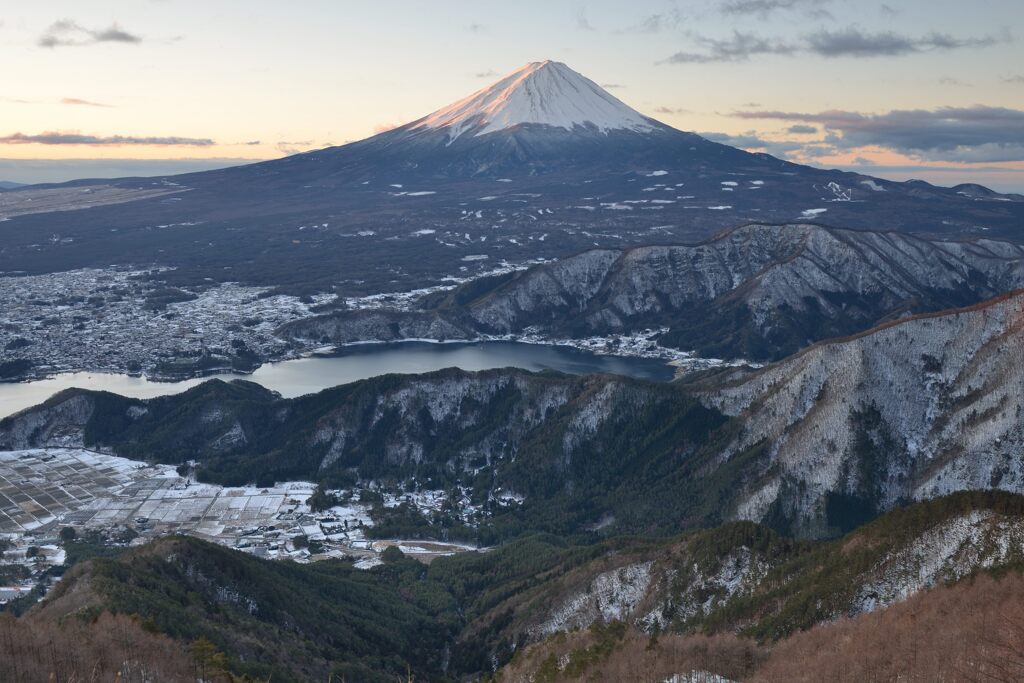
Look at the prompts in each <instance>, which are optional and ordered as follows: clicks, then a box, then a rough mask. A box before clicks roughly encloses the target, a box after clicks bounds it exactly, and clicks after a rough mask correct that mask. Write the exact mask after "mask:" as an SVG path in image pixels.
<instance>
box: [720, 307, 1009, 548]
mask: <svg viewBox="0 0 1024 683" xmlns="http://www.w3.org/2000/svg"><path fill="white" fill-rule="evenodd" d="M712 381H714V382H716V383H717V386H715V387H713V388H710V389H708V390H707V393H706V394H705V399H704V400H705V401H706V402H707V403H708V404H709V405H712V406H714V407H716V408H718V409H719V410H721V411H723V412H724V413H726V414H728V415H733V416H738V417H740V419H741V420H742V423H743V429H742V430H740V431H739V432H738V433H737V434H736V436H735V437H734V438H733V439H732V440H731V443H730V444H729V445H728V446H726V447H725V448H724V449H723V451H722V452H721V454H720V456H719V462H721V463H725V462H728V461H729V460H731V459H733V458H736V457H746V458H750V457H751V456H750V454H751V453H757V452H760V453H761V455H760V457H759V459H758V460H757V466H756V469H758V471H759V472H760V476H753V475H751V476H750V477H749V478H748V480H747V481H748V482H749V483H748V484H747V486H746V487H745V488H746V490H745V491H744V492H743V495H741V496H740V501H741V502H740V504H739V506H738V508H737V509H736V511H735V516H736V517H739V518H743V519H751V520H763V519H765V518H766V517H767V516H769V515H770V516H773V517H775V518H780V517H781V518H785V519H787V520H789V521H790V523H791V524H792V525H793V530H794V531H796V532H797V533H800V534H802V535H809V536H815V535H820V534H826V533H828V530H829V528H830V527H832V526H835V525H836V524H839V523H840V522H838V521H837V517H839V516H841V513H842V510H841V509H840V507H842V506H847V509H846V512H849V511H850V509H849V506H850V505H852V506H854V508H856V509H859V512H858V513H857V514H861V515H864V514H871V513H874V512H877V511H883V510H888V509H891V508H893V507H895V506H897V505H898V504H899V503H900V502H901V501H905V500H915V499H916V500H922V499H927V498H932V497H935V496H940V495H943V494H946V493H949V492H953V491H959V490H967V489H987V488H997V489H1003V490H1007V491H1012V492H1016V493H1021V492H1024V462H1022V460H1021V453H1022V452H1024V417H1022V414H1021V411H1022V404H1024V294H1022V293H1019V292H1018V293H1016V294H1012V295H1007V296H1004V297H1000V298H997V299H995V300H992V301H990V302H986V303H985V304H982V305H979V306H975V307H972V308H967V309H960V310H958V311H953V312H949V313H945V314H938V315H930V316H922V317H919V318H914V319H909V320H905V321H902V322H899V323H897V324H890V325H888V326H883V327H881V328H877V329H875V330H873V331H870V332H867V333H865V334H862V335H860V336H857V337H855V338H852V339H846V340H837V341H833V342H827V343H822V344H819V345H817V346H813V347H811V348H809V349H807V350H806V351H805V352H803V353H800V354H798V355H796V356H793V357H792V358H789V359H787V360H784V361H781V362H779V363H776V364H775V365H772V366H769V367H768V368H765V369H764V370H761V371H759V372H755V373H753V374H750V375H747V376H742V377H737V378H734V379H733V380H732V381H727V380H725V379H723V378H721V377H719V378H717V379H713V380H712ZM837 506H838V507H837Z"/></svg>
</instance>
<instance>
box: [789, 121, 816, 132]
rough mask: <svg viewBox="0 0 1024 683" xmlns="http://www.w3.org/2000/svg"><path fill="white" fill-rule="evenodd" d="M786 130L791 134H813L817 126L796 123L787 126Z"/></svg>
mask: <svg viewBox="0 0 1024 683" xmlns="http://www.w3.org/2000/svg"><path fill="white" fill-rule="evenodd" d="M786 132H787V133H791V134H793V135H813V134H815V133H817V132H818V127H817V126H808V125H807V124H806V123H798V124H796V125H793V126H790V127H789V128H787V129H786Z"/></svg>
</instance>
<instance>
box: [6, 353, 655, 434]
mask: <svg viewBox="0 0 1024 683" xmlns="http://www.w3.org/2000/svg"><path fill="white" fill-rule="evenodd" d="M450 367H457V368H462V369H463V370H488V369H491V368H504V367H516V368H523V369H525V370H558V371H560V372H565V373H570V374H574V375H582V374H587V373H595V372H603V373H613V374H618V375H627V376H630V377H637V378H640V379H648V380H655V381H668V380H670V379H672V376H673V368H672V367H670V366H669V365H667V364H665V362H663V361H660V360H654V359H649V358H627V357H622V356H600V355H597V354H593V353H590V352H587V351H580V350H578V349H574V348H570V347H566V346H547V345H542V344H522V343H517V342H477V343H451V344H432V343H428V342H401V343H397V344H363V345H358V346H351V347H347V348H345V349H343V350H341V351H340V352H339V353H336V354H332V355H330V356H313V357H309V358H300V359H296V360H288V361H281V362H279V363H267V364H265V365H263V366H261V367H260V368H259V369H258V370H256V372H254V373H252V374H251V375H240V374H220V375H211V376H209V377H201V378H195V379H189V380H184V381H181V382H153V381H150V380H148V379H146V378H145V377H131V376H129V375H118V374H107V373H102V372H68V373H62V374H60V375H55V376H54V377H50V378H47V379H41V380H36V381H33V382H15V383H0V417H5V416H7V415H11V414H12V413H16V412H18V411H19V410H22V409H24V408H28V407H29V406H34V405H37V404H39V403H42V402H43V401H45V400H46V399H48V398H49V397H50V396H52V395H53V394H55V393H57V392H58V391H61V390H62V389H67V388H70V387H80V388H83V389H96V390H103V391H111V392H113V393H115V394H121V395H122V396H131V397H134V398H152V397H154V396H163V395H166V394H176V393H178V392H181V391H185V390H186V389H188V388H190V387H194V386H196V385H197V384H200V383H201V382H204V381H206V380H208V379H212V378H214V377H216V378H219V379H223V380H232V379H245V380H249V381H251V382H258V383H259V384H262V385H263V386H265V387H267V388H268V389H272V390H274V391H277V392H280V394H281V395H282V396H284V397H285V398H293V397H295V396H301V395H303V394H310V393H313V392H316V391H320V390H321V389H326V388H327V387H333V386H337V385H339V384H346V383H348V382H355V381H357V380H361V379H367V378H369V377H376V376H378V375H383V374H387V373H389V372H397V373H403V374H412V373H420V372H431V371H433V370H440V369H442V368H450Z"/></svg>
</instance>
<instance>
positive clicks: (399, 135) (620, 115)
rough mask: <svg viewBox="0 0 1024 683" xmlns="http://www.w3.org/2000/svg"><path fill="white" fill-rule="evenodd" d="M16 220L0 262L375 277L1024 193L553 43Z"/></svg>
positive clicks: (7, 213) (357, 289) (51, 189)
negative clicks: (294, 139)
mask: <svg viewBox="0 0 1024 683" xmlns="http://www.w3.org/2000/svg"><path fill="white" fill-rule="evenodd" d="M82 209H88V210H82ZM0 221H3V223H2V224H0V237H2V240H3V245H4V246H3V248H2V249H0V273H4V272H7V273H10V272H28V273H39V272H52V271H56V270H69V269H73V268H81V267H102V266H106V265H110V264H155V265H157V266H163V267H170V268H173V271H169V272H167V273H166V274H165V276H163V277H164V278H165V279H166V280H167V281H169V282H176V283H178V284H186V283H195V282H202V281H208V280H209V279H211V278H212V279H214V280H221V281H225V280H230V281H237V282H242V283H246V284H256V285H275V286H278V287H280V288H282V289H284V290H287V291H293V292H315V291H332V290H335V291H343V292H345V293H350V294H359V293H375V292H381V291H395V290H401V289H410V288H415V287H423V286H427V285H430V284H435V283H438V282H440V281H442V280H443V279H444V278H450V277H453V276H457V277H467V276H471V275H473V274H474V273H477V272H483V271H488V270H492V269H494V267H495V266H496V265H497V264H501V263H506V262H507V263H524V262H527V261H530V260H536V259H550V258H560V257H564V256H567V255H571V254H574V253H578V252H580V251H583V250H585V249H589V248H593V247H595V246H598V247H613V248H623V247H629V246H635V245H645V244H666V243H680V242H694V241H697V240H701V239H705V238H707V237H709V236H711V235H712V234H715V233H716V232H718V231H720V230H722V229H724V228H731V227H735V226H736V225H739V224H744V223H760V224H764V223H779V224H781V223H793V222H810V221H814V222H818V223H824V224H827V225H832V226H838V227H845V228H854V229H873V230H877V229H888V230H897V231H903V232H916V233H921V234H927V235H931V236H941V235H950V234H955V235H957V236H958V237H970V236H978V237H986V236H1000V237H1008V238H1011V239H1012V238H1017V237H1019V233H1020V230H1021V226H1022V225H1024V197H1020V196H1017V195H1000V194H997V193H994V192H991V191H990V190H987V189H986V188H982V187H980V186H975V185H970V186H962V187H959V188H942V187H936V186H933V185H929V184H928V183H924V182H922V181H910V182H906V183H897V182H891V181H887V180H882V179H879V178H873V177H870V176H865V175H860V174H856V173H847V172H842V171H838V170H824V169H818V168H813V167H810V166H804V165H800V164H795V163H790V162H787V161H784V160H781V159H777V158H775V157H772V156H770V155H767V154H755V153H749V152H746V151H743V150H740V149H736V148H734V147H730V146H727V145H723V144H719V143H716V142H712V141H710V140H708V139H706V138H704V137H701V136H700V135H697V134H695V133H689V132H684V131H680V130H677V129H675V128H672V127H671V126H668V125H666V124H664V123H661V122H660V121H657V120H655V119H653V118H651V117H648V116H645V115H644V114H642V113H640V112H638V111H636V110H635V109H633V108H631V107H630V106H628V105H627V104H625V103H624V102H622V101H620V100H619V99H617V98H616V97H614V96H612V95H611V94H610V93H608V92H607V91H605V90H604V89H602V88H601V87H600V86H598V85H597V84H596V83H594V82H593V81H591V80H590V79H588V78H586V77H584V76H582V75H581V74H579V73H577V72H575V71H573V70H572V69H570V68H569V67H568V66H566V65H565V64H562V63H560V62H554V61H542V62H533V63H530V64H527V65H525V66H523V67H522V68H520V69H518V70H516V71H513V72H512V73H510V74H508V75H507V76H505V77H504V78H502V79H501V80H499V81H498V82H496V83H494V84H493V85H491V86H489V87H487V88H484V89H482V90H480V91H478V92H476V93H473V94H472V95H470V96H469V97H466V98H465V99H463V100H460V101H458V102H455V103H453V104H450V105H448V106H446V107H443V108H441V109H438V110H437V111H435V112H433V113H431V114H428V115H427V116H424V117H422V118H420V119H417V120H415V121H412V122H410V123H407V124H405V125H402V126H399V127H397V128H394V129H392V130H389V131H386V132H384V133H380V134H378V135H375V136H373V137H370V138H367V139H365V140H360V141H358V142H353V143H350V144H346V145H342V146H338V147H329V148H325V149H321V150H317V151H313V152H308V153H304V154H296V155H294V156H289V157H286V158H283V159H278V160H274V161H267V162H261V163H255V164H249V165H244V166H237V167H232V168H227V169H222V170H216V171H206V172H202V173H192V174H185V175H177V176H165V177H157V178H122V179H116V180H108V181H101V180H81V181H75V182H72V183H66V184H63V185H50V186H31V187H28V188H18V189H14V190H7V191H0ZM40 235H47V236H50V239H48V240H45V241H41V240H40ZM69 245H73V247H71V246H69Z"/></svg>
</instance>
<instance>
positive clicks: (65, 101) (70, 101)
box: [60, 97, 111, 107]
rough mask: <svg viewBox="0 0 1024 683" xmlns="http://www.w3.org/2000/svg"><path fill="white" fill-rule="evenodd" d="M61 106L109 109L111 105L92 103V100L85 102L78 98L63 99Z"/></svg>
mask: <svg viewBox="0 0 1024 683" xmlns="http://www.w3.org/2000/svg"><path fill="white" fill-rule="evenodd" d="M60 103H61V104H72V105H80V106H83V107H109V106H111V105H109V104H103V103H102V102H92V101H91V100H83V99H80V98H78V97H62V98H61V100H60Z"/></svg>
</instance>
